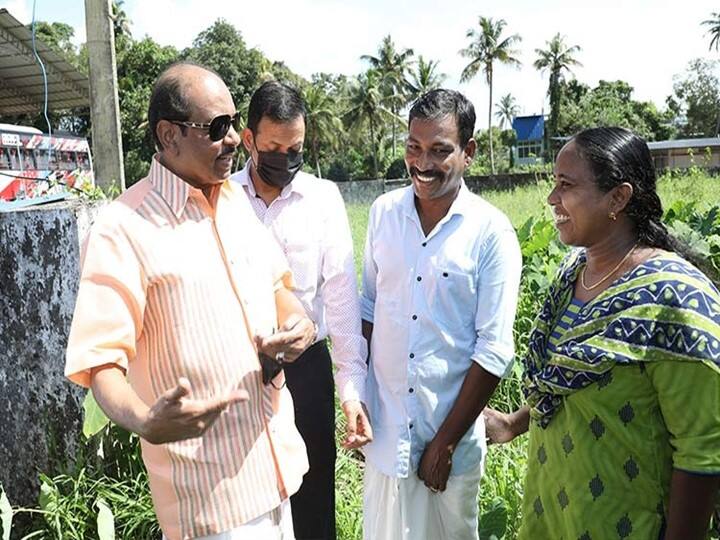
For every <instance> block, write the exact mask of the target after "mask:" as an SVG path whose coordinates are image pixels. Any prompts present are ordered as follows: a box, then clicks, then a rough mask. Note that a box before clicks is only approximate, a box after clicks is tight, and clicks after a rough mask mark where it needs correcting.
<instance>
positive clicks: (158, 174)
mask: <svg viewBox="0 0 720 540" xmlns="http://www.w3.org/2000/svg"><path fill="white" fill-rule="evenodd" d="M148 177H149V178H150V183H151V184H152V186H153V189H154V190H155V191H156V192H157V193H158V194H159V195H160V196H161V197H162V198H163V199H164V200H165V202H166V203H167V205H168V206H169V207H170V209H171V210H172V212H173V214H175V217H178V218H179V217H180V216H181V215H182V213H183V210H184V209H185V205H186V203H187V200H188V197H189V196H190V190H191V189H195V188H193V187H192V186H190V184H188V183H187V182H185V181H184V180H183V179H181V178H180V177H179V176H177V175H176V174H175V173H173V172H172V171H171V170H170V169H168V168H167V167H165V166H164V165H163V164H162V163H160V159H159V157H158V155H157V154H155V155H154V156H153V159H152V162H151V163H150V172H149V173H148Z"/></svg>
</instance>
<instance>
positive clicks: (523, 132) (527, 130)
mask: <svg viewBox="0 0 720 540" xmlns="http://www.w3.org/2000/svg"><path fill="white" fill-rule="evenodd" d="M512 127H513V129H514V130H515V133H517V140H518V141H534V140H539V139H542V138H543V133H544V131H545V117H544V116H543V115H541V114H535V115H532V116H516V117H515V119H514V120H513V123H512Z"/></svg>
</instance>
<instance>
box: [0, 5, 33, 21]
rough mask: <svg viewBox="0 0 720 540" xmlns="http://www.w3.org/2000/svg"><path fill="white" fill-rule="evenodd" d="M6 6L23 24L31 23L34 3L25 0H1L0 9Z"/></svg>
mask: <svg viewBox="0 0 720 540" xmlns="http://www.w3.org/2000/svg"><path fill="white" fill-rule="evenodd" d="M2 8H5V9H7V10H8V12H9V13H10V15H12V16H13V17H15V18H16V19H17V20H18V21H20V22H21V23H23V24H30V22H31V21H32V4H28V2H26V1H25V0H0V9H2Z"/></svg>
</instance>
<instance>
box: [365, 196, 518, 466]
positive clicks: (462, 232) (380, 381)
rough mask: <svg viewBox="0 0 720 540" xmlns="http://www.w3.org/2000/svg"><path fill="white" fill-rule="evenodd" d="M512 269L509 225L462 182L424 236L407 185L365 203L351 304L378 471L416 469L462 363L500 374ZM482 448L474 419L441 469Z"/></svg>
mask: <svg viewBox="0 0 720 540" xmlns="http://www.w3.org/2000/svg"><path fill="white" fill-rule="evenodd" d="M521 267H522V259H521V255H520V248H519V245H518V241H517V237H516V235H515V231H514V229H513V227H512V225H511V224H510V221H509V220H508V219H507V217H505V215H504V214H503V213H502V212H500V211H499V210H497V209H496V208H495V207H493V206H492V205H490V204H489V203H487V202H486V201H485V200H483V199H482V198H480V197H478V196H477V195H473V194H472V193H470V191H469V190H468V189H467V187H466V186H465V184H464V183H463V184H462V186H461V188H460V191H459V193H458V196H457V198H456V199H455V201H454V202H453V204H452V206H451V207H450V210H449V211H448V213H447V215H446V216H445V217H444V218H443V219H442V220H441V221H440V222H439V223H438V224H437V225H436V226H435V228H434V229H433V230H432V231H431V232H430V234H428V235H427V236H425V234H424V233H423V230H422V227H421V225H420V218H419V217H418V214H417V211H416V209H415V201H414V193H413V188H412V186H409V187H406V188H402V189H398V190H395V191H392V192H390V193H386V194H384V195H382V196H380V197H379V198H378V199H377V200H376V201H375V203H374V204H373V205H372V207H371V209H370V218H369V223H368V232H367V241H366V245H365V262H364V268H363V280H362V283H363V292H362V297H361V309H362V317H363V319H365V320H367V321H369V322H372V323H373V333H372V340H371V345H370V370H369V374H368V384H367V389H366V392H367V399H368V401H367V405H368V409H369V413H370V421H371V422H372V426H373V435H374V440H373V442H372V443H370V444H369V445H367V446H366V447H365V454H366V457H367V459H368V460H369V461H370V462H371V463H372V465H373V466H374V467H376V468H377V469H379V470H380V471H381V472H382V473H383V474H386V475H388V476H395V477H407V476H408V475H409V474H410V472H411V471H415V470H417V467H418V465H419V462H420V458H421V456H422V452H423V450H424V449H425V446H426V445H427V444H428V443H429V442H430V441H431V440H432V439H433V437H434V436H435V434H436V433H437V431H438V429H439V428H440V425H441V424H442V423H443V421H444V420H445V418H446V417H447V415H448V414H449V412H450V409H451V408H452V406H453V404H454V403H455V400H456V398H457V396H458V394H459V393H460V387H461V386H462V383H463V381H464V379H465V376H466V374H467V372H468V370H469V369H470V366H471V365H472V362H477V363H478V364H479V365H480V366H482V367H483V368H484V369H485V370H487V371H488V372H490V373H492V374H493V375H496V376H498V377H503V376H504V375H506V374H507V373H508V371H509V369H510V367H511V364H512V359H513V355H514V346H513V321H514V319H515V309H516V307H517V298H518V287H519V283H520V270H521ZM484 453H485V426H484V423H483V421H482V418H480V419H479V421H477V422H475V425H474V427H471V428H470V429H469V430H468V432H467V433H466V434H465V436H464V437H463V438H462V439H461V441H460V443H459V444H458V446H457V448H456V450H455V452H454V454H453V465H452V471H451V474H453V475H457V474H463V473H466V472H467V471H469V470H471V469H473V468H474V467H477V466H478V464H479V463H480V462H481V461H482V459H483V455H484Z"/></svg>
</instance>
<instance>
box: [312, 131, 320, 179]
mask: <svg viewBox="0 0 720 540" xmlns="http://www.w3.org/2000/svg"><path fill="white" fill-rule="evenodd" d="M312 149H313V155H314V156H315V170H316V171H317V177H318V178H322V173H321V172H320V156H319V155H318V151H317V135H316V134H315V133H313V137H312Z"/></svg>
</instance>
